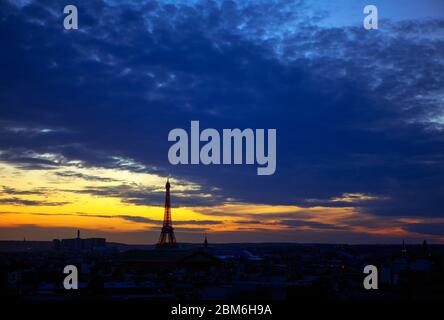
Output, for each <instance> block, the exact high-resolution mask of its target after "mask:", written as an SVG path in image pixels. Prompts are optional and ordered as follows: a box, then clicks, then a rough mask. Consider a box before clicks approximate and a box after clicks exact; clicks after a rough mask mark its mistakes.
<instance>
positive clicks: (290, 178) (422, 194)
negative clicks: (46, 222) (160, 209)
mask: <svg viewBox="0 0 444 320" xmlns="http://www.w3.org/2000/svg"><path fill="white" fill-rule="evenodd" d="M74 4H76V5H77V6H78V8H79V30H77V31H66V30H63V28H62V20H63V15H62V12H63V5H64V4H63V3H61V2H60V1H55V0H45V1H6V2H5V1H3V2H2V3H1V5H0V39H1V41H2V42H3V45H2V50H1V51H0V68H1V70H2V72H1V74H0V89H1V90H0V124H1V126H0V130H2V135H1V136H0V150H1V152H0V161H2V162H3V163H6V164H8V165H11V166H14V167H15V168H18V169H17V170H19V169H20V170H25V171H26V170H28V171H30V170H48V172H49V171H50V170H52V169H53V168H54V167H60V166H63V165H64V164H66V163H70V164H72V163H75V162H76V161H77V162H79V163H80V162H81V163H82V166H84V167H89V168H108V169H110V168H111V169H122V168H124V169H125V170H129V171H132V172H135V173H140V172H145V173H149V174H154V175H158V176H160V177H166V176H168V175H171V176H173V177H176V178H177V179H180V180H181V181H184V184H186V183H190V184H193V183H194V184H197V185H198V186H199V188H200V190H201V192H202V193H206V194H210V195H211V197H209V198H208V197H197V196H195V197H193V193H192V192H190V193H189V194H188V196H189V197H185V196H184V197H181V198H179V199H176V202H175V204H176V205H177V206H209V207H211V206H220V205H223V204H226V203H232V202H233V201H235V202H236V203H244V204H261V205H270V206H279V205H283V206H298V207H300V208H310V209H313V208H314V207H316V206H319V207H322V208H327V209H328V208H338V207H341V208H342V207H344V208H345V207H347V208H352V209H353V211H354V212H355V213H356V215H357V216H358V218H356V219H355V218H353V220H349V221H346V222H344V221H342V222H343V223H344V224H346V226H345V227H344V228H345V229H344V230H341V233H340V234H338V233H337V226H336V225H335V223H331V224H329V225H328V226H329V227H328V226H327V227H326V226H321V225H319V224H317V225H316V224H315V223H314V222H313V221H311V220H310V221H305V222H301V220H300V219H299V218H298V217H294V216H292V215H291V214H290V215H289V217H288V218H286V219H283V220H280V221H281V223H282V224H283V225H286V226H292V227H296V229H297V228H299V227H300V226H301V225H304V223H305V226H307V227H308V228H313V229H316V227H318V229H316V230H315V233H314V234H315V235H316V236H310V237H308V238H303V239H309V240H311V241H326V242H328V241H335V240H337V239H339V240H344V241H355V242H366V241H370V242H371V241H381V242H384V241H394V242H396V241H399V239H397V238H396V239H392V238H390V237H389V236H385V235H384V232H382V231H381V234H378V233H377V232H376V231H375V234H378V238H374V237H373V236H370V235H368V234H364V235H362V236H360V235H359V234H358V233H359V232H358V231H356V230H359V229H353V230H352V229H350V228H352V227H355V224H359V226H360V227H361V226H362V227H365V228H375V230H376V229H378V226H381V228H385V227H387V225H390V226H393V227H395V226H396V228H398V229H399V230H402V231H403V232H404V233H402V232H401V233H400V234H401V236H404V235H405V236H406V237H408V236H414V237H415V239H416V238H418V239H419V238H421V237H428V236H431V237H434V238H433V239H432V240H436V241H441V238H439V236H441V235H442V233H443V232H444V211H443V210H444V206H443V203H442V199H443V196H444V185H443V181H444V170H443V169H444V162H443V161H444V154H443V142H444V135H443V129H444V127H443V126H444V113H443V101H444V89H443V88H444V76H443V74H444V59H443V58H444V10H442V9H443V6H444V4H443V2H442V1H437V0H429V1H413V0H409V1H374V2H371V4H376V5H377V6H378V8H379V18H380V19H381V20H380V23H379V30H371V31H367V30H365V29H364V28H363V27H362V19H363V17H364V15H363V13H362V9H363V6H364V5H365V4H370V3H366V2H365V1H351V0H348V1H335V2H332V1H242V2H237V1H164V2H161V1H159V2H157V1H100V0H97V1H75V2H74ZM191 120H199V121H200V123H201V126H202V127H211V128H216V129H223V128H276V129H277V132H278V141H277V145H278V151H277V170H276V173H275V175H273V176H268V177H266V176H262V177H261V176H257V175H256V170H255V169H254V168H252V167H251V166H217V167H216V166H209V167H205V166H172V165H170V164H169V163H168V158H167V152H168V148H169V146H170V143H168V141H167V135H168V132H169V131H170V130H171V129H173V128H176V127H179V128H188V127H189V124H190V121H191ZM42 155H50V156H42ZM60 159H62V160H60ZM116 159H120V160H119V161H117V160H116ZM122 159H125V161H123V160H122ZM66 176H67V174H66V172H65V177H66ZM77 177H78V176H77ZM0 185H1V183H0ZM3 187H4V188H5V187H6V188H7V187H8V185H7V184H3ZM9 187H10V186H9ZM5 190H7V189H4V191H3V199H10V198H11V196H14V195H13V194H12V195H11V194H10V193H11V192H10V193H8V192H6V191H5ZM88 190H90V191H91V194H94V192H95V194H98V193H99V192H98V191H97V189H95V190H92V189H91V188H90V189H88ZM131 190H132V189H131ZM112 191H113V192H115V190H108V192H109V193H111V192H112ZM132 191H134V190H132ZM82 192H86V191H85V190H82ZM100 192H101V193H102V194H103V190H100ZM184 193H185V194H186V192H184ZM346 195H359V196H356V197H355V198H354V199H353V200H350V199H349V198H347V196H346ZM15 196H17V193H16V195H15ZM119 196H121V197H122V198H123V199H125V197H127V198H128V197H129V196H128V195H125V194H123V195H122V193H119ZM335 199H336V200H335ZM340 199H342V200H340ZM344 199H345V200H344ZM131 201H133V202H132V203H137V204H139V205H143V204H150V205H161V202H162V195H161V194H155V196H151V195H150V194H149V193H143V194H142V195H139V196H138V197H135V196H134V194H132V197H131ZM5 202H8V203H9V202H11V201H10V200H8V201H5ZM21 203H22V204H23V201H22V202H21ZM327 209H326V210H327ZM209 210H210V209H209ZM307 210H308V209H307ZM369 217H372V218H371V219H370V218H369ZM369 219H370V220H371V221H372V222H369V221H370V220H369ZM372 219H376V220H375V221H377V222H375V221H374V220H372ZM395 220H396V221H395ZM357 221H359V223H358V222H357ZM395 222H396V223H395ZM316 223H320V222H319V221H317V222H316ZM372 223H373V224H375V226H371V224H372ZM60 227H62V226H60ZM17 228H18V227H17ZM39 228H43V227H42V226H39ZM256 228H257V231H258V232H259V231H260V227H259V226H256ZM341 228H342V225H341ZM347 228H349V229H347ZM8 230H10V229H8ZM304 230H305V229H304ZM11 234H12V233H11ZM338 236H339V238H338ZM436 236H438V238H436ZM226 237H227V236H226V235H225V236H224V237H222V236H221V239H226ZM341 237H342V238H341ZM239 239H247V240H256V239H260V237H259V236H258V233H256V234H254V233H251V235H244V234H242V235H240V234H239ZM288 239H290V240H292V241H297V239H298V238H297V236H296V235H295V236H294V237H293V238H292V237H291V235H290V236H288V237H286V238H284V240H288Z"/></svg>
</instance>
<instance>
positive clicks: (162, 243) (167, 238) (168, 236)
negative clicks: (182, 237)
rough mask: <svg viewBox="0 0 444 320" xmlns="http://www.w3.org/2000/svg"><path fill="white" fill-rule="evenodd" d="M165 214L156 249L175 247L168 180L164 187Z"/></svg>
mask: <svg viewBox="0 0 444 320" xmlns="http://www.w3.org/2000/svg"><path fill="white" fill-rule="evenodd" d="M165 189H166V195H165V214H164V216H163V226H162V231H161V233H160V237H159V241H157V247H158V248H171V247H176V246H177V243H176V237H175V236H174V228H173V222H172V221H171V199H170V180H169V179H168V180H167V183H166V185H165Z"/></svg>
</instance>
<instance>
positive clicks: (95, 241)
mask: <svg viewBox="0 0 444 320" xmlns="http://www.w3.org/2000/svg"><path fill="white" fill-rule="evenodd" d="M52 242H53V245H54V249H55V250H63V251H82V250H88V251H89V250H94V249H98V248H105V247H106V239H105V238H86V239H82V238H80V230H77V238H72V239H60V240H59V239H54V240H53V241H52Z"/></svg>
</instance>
